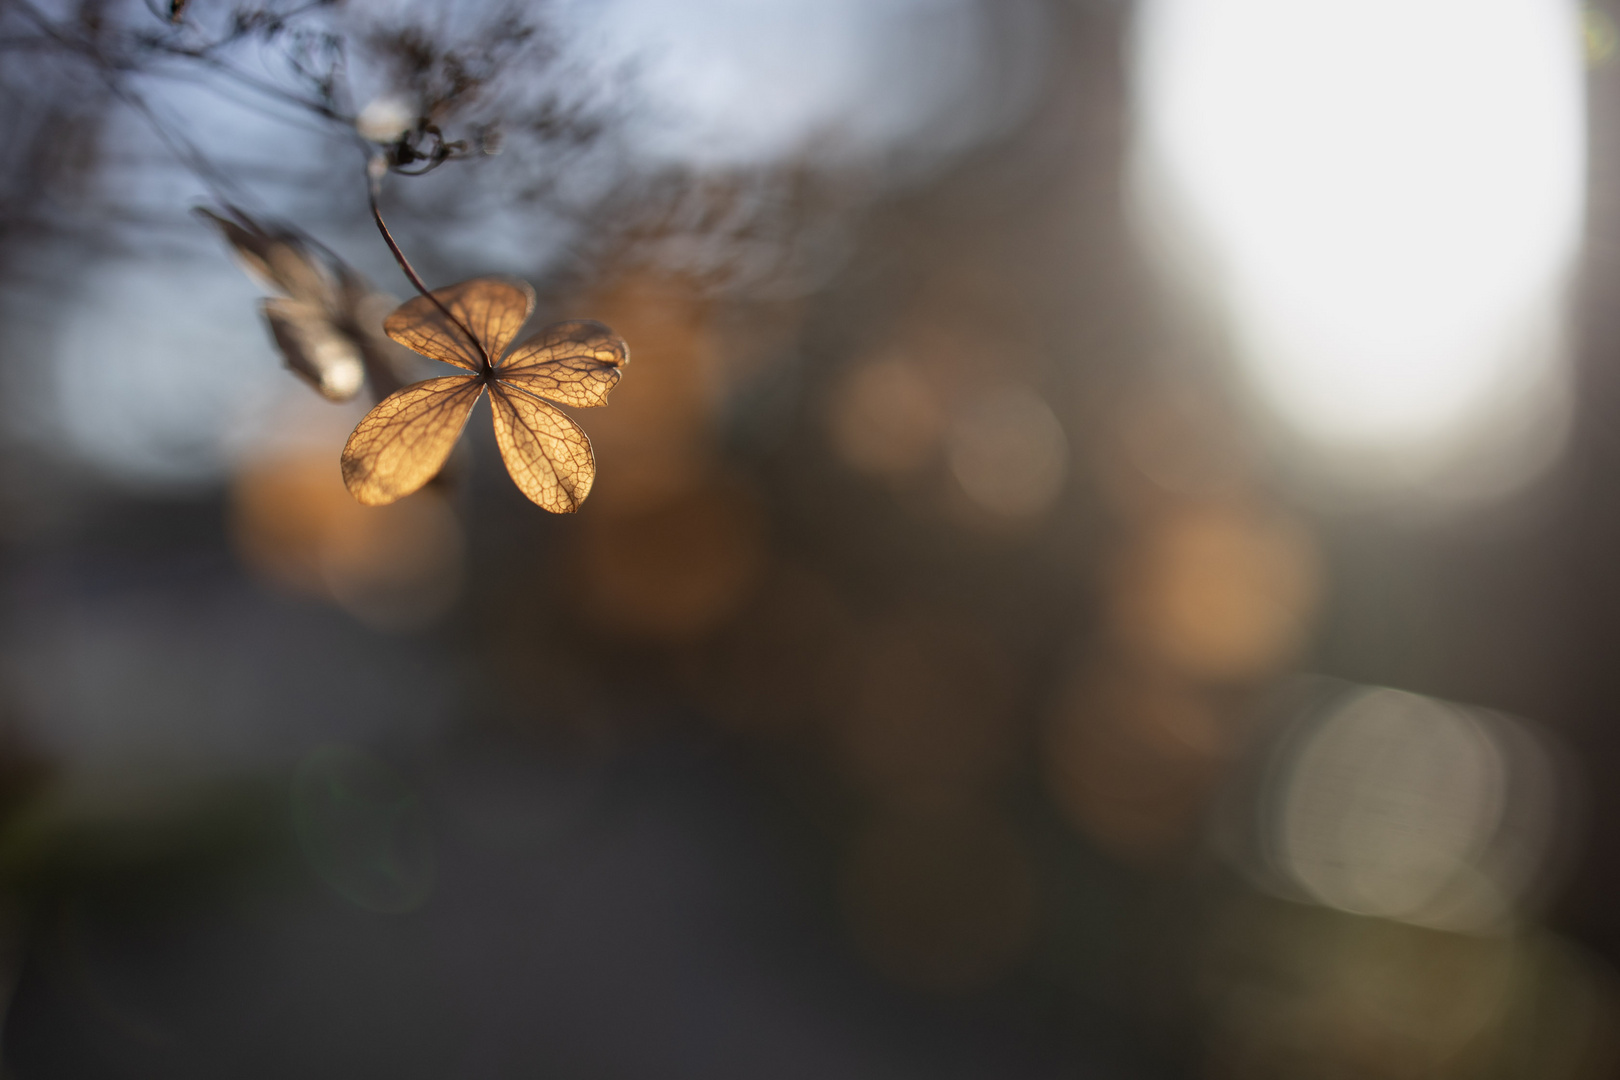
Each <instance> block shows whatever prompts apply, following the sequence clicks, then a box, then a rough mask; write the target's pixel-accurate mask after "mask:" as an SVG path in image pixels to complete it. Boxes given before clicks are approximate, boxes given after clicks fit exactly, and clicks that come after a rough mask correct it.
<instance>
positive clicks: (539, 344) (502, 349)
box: [342, 278, 629, 514]
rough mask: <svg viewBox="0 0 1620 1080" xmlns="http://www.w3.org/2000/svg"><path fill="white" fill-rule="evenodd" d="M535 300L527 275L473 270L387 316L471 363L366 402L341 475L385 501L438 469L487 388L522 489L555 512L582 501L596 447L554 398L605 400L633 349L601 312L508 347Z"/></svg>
mask: <svg viewBox="0 0 1620 1080" xmlns="http://www.w3.org/2000/svg"><path fill="white" fill-rule="evenodd" d="M533 311H534V290H533V289H531V288H530V287H529V286H528V285H527V284H525V283H523V282H520V281H502V280H500V279H497V278H477V279H475V280H473V281H464V282H462V283H461V284H459V285H451V286H449V287H447V288H443V289H437V290H435V291H434V293H433V296H432V297H431V298H429V297H426V296H419V297H417V298H416V299H414V300H410V301H408V302H406V303H405V304H403V305H401V306H400V308H399V309H398V310H397V311H395V312H394V313H393V314H392V315H390V316H388V319H387V321H386V322H385V323H384V324H383V329H384V330H386V331H387V333H388V336H389V337H391V338H393V339H394V340H395V341H397V342H399V343H400V344H402V345H405V346H406V347H408V348H410V349H414V350H415V351H416V352H419V353H421V354H422V355H423V356H426V357H429V358H431V359H434V360H442V361H444V362H445V363H447V364H454V365H455V366H456V367H460V368H465V369H466V370H467V371H468V372H470V374H467V375H451V376H447V377H444V378H438V379H428V380H426V381H424V382H419V383H413V384H412V385H410V386H407V387H405V388H404V389H402V390H399V391H397V392H396V393H393V394H390V395H389V396H388V397H387V398H384V399H383V400H382V401H381V402H380V403H379V404H378V405H377V407H376V408H375V409H372V410H371V412H369V413H367V414H366V417H365V419H363V420H361V421H360V424H359V426H357V427H356V428H355V429H354V434H353V435H350V436H349V442H348V445H346V446H345V447H344V448H343V459H342V465H343V480H344V482H345V483H346V484H347V485H348V487H349V491H350V492H351V493H352V494H353V495H354V497H355V498H356V499H357V500H359V501H360V502H362V503H364V504H366V505H367V506H383V505H386V504H388V503H391V502H393V501H395V500H396V499H399V498H402V497H404V496H406V495H409V494H410V493H411V492H413V491H415V490H417V489H418V488H420V487H421V486H422V485H423V484H425V483H427V482H428V481H429V480H431V479H432V478H433V476H434V475H435V474H436V473H438V471H439V469H440V468H442V467H443V466H444V462H445V459H446V458H447V457H449V456H450V451H451V449H452V448H453V447H454V446H455V444H456V440H457V439H458V438H460V437H461V430H462V428H464V427H465V426H466V424H467V417H468V416H470V415H471V414H472V407H473V405H474V404H476V403H477V401H478V399H479V398H480V397H482V396H483V393H484V391H485V390H486V389H487V390H488V391H489V395H490V401H491V404H492V406H493V408H492V412H493V413H494V420H495V441H496V443H497V444H498V445H499V446H500V449H501V458H502V460H504V461H505V462H506V469H507V472H509V473H511V475H512V480H513V482H514V483H516V484H517V486H518V489H519V490H520V491H522V492H523V494H524V495H526V496H528V498H529V499H530V500H531V501H532V502H534V503H536V504H537V505H539V506H540V507H542V508H543V509H546V510H550V511H551V512H552V513H555V514H569V513H573V512H574V511H575V510H578V509H579V505H580V503H582V502H584V501H585V497H586V496H587V495H589V494H590V491H591V484H592V482H593V481H594V480H595V479H596V459H595V457H594V455H593V454H592V452H591V441H590V439H588V438H586V436H585V432H584V431H582V430H580V427H579V425H578V424H576V423H574V422H573V421H572V420H571V419H569V418H568V416H567V414H565V413H564V412H563V411H562V410H561V409H559V408H557V406H556V405H555V404H553V402H558V403H562V404H565V405H573V406H576V407H579V408H589V407H591V406H595V405H605V404H607V395H608V392H609V391H610V390H612V389H613V387H614V385H615V384H617V383H618V381H619V375H620V368H622V367H623V366H624V364H626V363H627V362H628V361H629V352H628V350H627V349H626V348H625V344H624V342H623V340H621V339H620V338H619V337H618V336H617V335H615V334H614V333H613V331H611V330H609V329H608V328H607V327H605V326H603V325H602V324H601V323H596V322H564V323H556V324H555V325H552V326H548V327H546V328H545V329H543V330H541V331H540V332H539V333H537V334H535V335H534V336H533V337H531V338H529V339H528V340H527V341H525V342H523V343H522V344H520V345H518V346H517V347H516V348H514V349H513V350H512V351H511V353H510V354H508V353H507V351H506V350H507V346H509V345H511V343H512V340H513V339H514V338H516V337H517V335H518V331H520V330H521V329H522V328H523V324H524V323H526V322H527V321H528V319H529V315H530V314H531V313H533Z"/></svg>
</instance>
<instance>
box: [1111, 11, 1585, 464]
mask: <svg viewBox="0 0 1620 1080" xmlns="http://www.w3.org/2000/svg"><path fill="white" fill-rule="evenodd" d="M1137 30H1138V36H1137V55H1136V60H1137V69H1136V70H1137V91H1138V117H1137V121H1138V137H1137V147H1136V149H1137V160H1136V176H1135V181H1136V187H1135V190H1136V192H1137V194H1138V196H1139V199H1138V209H1139V210H1140V211H1141V216H1142V221H1143V223H1144V225H1146V226H1147V227H1148V228H1149V229H1150V230H1151V232H1152V233H1153V234H1154V238H1155V239H1156V240H1159V241H1163V242H1165V250H1166V251H1167V252H1168V253H1169V254H1170V255H1172V257H1173V258H1174V259H1175V261H1176V264H1177V266H1178V267H1179V268H1180V269H1181V270H1182V271H1184V272H1186V273H1187V274H1188V275H1189V277H1190V280H1191V281H1192V282H1193V283H1194V285H1195V286H1196V287H1197V288H1198V289H1199V290H1200V291H1201V292H1202V293H1203V295H1204V296H1205V297H1206V298H1208V299H1212V300H1213V301H1214V303H1215V306H1216V308H1217V310H1218V311H1219V312H1220V313H1221V315H1222V317H1223V318H1224V320H1225V323H1226V326H1227V329H1228V330H1229V332H1230V334H1231V338H1232V342H1233V345H1234V346H1235V348H1236V350H1237V352H1238V354H1239V356H1240V358H1241V360H1242V362H1243V363H1244V365H1245V368H1246V370H1247V371H1248V372H1249V374H1250V376H1251V378H1252V382H1253V384H1254V388H1255V389H1256V391H1257V392H1258V395H1259V397H1260V398H1261V400H1262V401H1264V402H1265V403H1266V404H1267V405H1268V406H1269V407H1270V408H1271V409H1272V410H1273V411H1274V412H1275V413H1276V414H1277V415H1278V417H1279V418H1280V419H1281V420H1283V421H1284V422H1285V423H1286V425H1287V426H1288V427H1290V428H1292V429H1293V430H1294V431H1295V432H1297V433H1299V434H1302V435H1304V436H1306V437H1307V438H1308V440H1309V441H1310V442H1312V443H1314V444H1316V445H1317V446H1319V447H1321V448H1323V449H1325V450H1326V451H1328V454H1327V457H1329V458H1332V459H1335V460H1336V461H1338V462H1339V463H1340V464H1341V465H1350V466H1351V471H1352V472H1354V473H1355V474H1356V475H1357V476H1358V478H1359V479H1367V480H1377V481H1387V480H1390V479H1395V480H1399V481H1410V480H1412V479H1414V478H1417V477H1419V476H1430V475H1431V474H1435V473H1436V472H1437V470H1443V469H1454V468H1455V467H1456V466H1457V465H1458V463H1459V462H1462V463H1471V464H1473V465H1474V466H1476V467H1478V466H1480V465H1482V464H1484V463H1485V462H1487V461H1488V462H1489V469H1490V471H1492V472H1493V473H1495V474H1496V475H1497V478H1498V479H1501V478H1503V477H1504V476H1505V475H1506V474H1507V473H1512V472H1514V471H1515V469H1517V470H1518V471H1519V472H1523V471H1525V469H1526V467H1527V466H1528V465H1529V464H1530V462H1529V459H1530V458H1534V457H1536V456H1537V455H1539V456H1540V457H1541V458H1542V459H1544V458H1545V456H1546V451H1547V450H1548V448H1549V447H1550V446H1556V443H1557V441H1558V433H1559V431H1560V430H1561V427H1562V420H1561V417H1562V412H1563V401H1564V397H1565V394H1566V388H1567V381H1568V380H1567V370H1566V369H1567V365H1566V363H1565V358H1564V348H1563V340H1562V332H1563V325H1564V321H1563V298H1564V291H1565V285H1566V279H1567V277H1568V274H1569V271H1570V267H1571V263H1572V257H1573V255H1574V254H1575V251H1576V248H1577V244H1578V239H1579V233H1580V227H1581V217H1582V209H1583V204H1584V186H1583V185H1584V168H1585V166H1584V154H1585V134H1584V124H1585V118H1584V101H1583V91H1582V81H1583V71H1582V56H1581V52H1580V46H1581V37H1580V26H1579V16H1578V12H1577V10H1576V8H1575V6H1574V5H1573V4H1571V3H1568V2H1566V0H1311V2H1308V3H1301V2H1299V0H1145V2H1144V3H1143V5H1142V9H1141V14H1140V21H1139V23H1138V27H1137ZM1509 444H1511V447H1510V445H1509ZM1510 449H1511V451H1512V453H1511V454H1510V453H1509V451H1510ZM1505 454H1506V455H1508V456H1507V457H1505V456H1504V455H1505ZM1514 454H1516V455H1517V459H1516V460H1515V461H1509V459H1508V458H1509V457H1511V456H1513V455H1514Z"/></svg>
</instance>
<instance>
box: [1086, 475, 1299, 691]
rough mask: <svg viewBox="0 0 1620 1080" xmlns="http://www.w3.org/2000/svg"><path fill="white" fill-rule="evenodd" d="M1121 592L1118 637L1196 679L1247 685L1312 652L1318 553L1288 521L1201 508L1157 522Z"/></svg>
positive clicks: (1125, 569)
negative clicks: (1307, 642) (1308, 637)
mask: <svg viewBox="0 0 1620 1080" xmlns="http://www.w3.org/2000/svg"><path fill="white" fill-rule="evenodd" d="M1112 584H1113V591H1114V595H1115V606H1116V610H1115V613H1114V614H1115V626H1116V628H1117V632H1118V634H1119V635H1120V638H1121V640H1122V641H1124V642H1126V643H1127V644H1128V645H1129V646H1130V647H1131V648H1132V649H1133V650H1135V651H1136V652H1137V653H1138V654H1139V655H1141V656H1142V657H1144V658H1150V659H1151V660H1152V661H1154V662H1157V663H1162V664H1165V665H1167V666H1169V667H1170V668H1172V669H1174V670H1175V671H1177V672H1179V673H1181V674H1182V675H1184V676H1186V677H1188V678H1194V679H1201V680H1207V681H1212V682H1218V683H1219V682H1244V681H1248V680H1252V679H1256V678H1261V677H1264V676H1267V675H1270V674H1272V673H1273V672H1274V671H1275V670H1277V669H1278V668H1279V667H1281V666H1282V665H1283V664H1285V663H1286V662H1287V661H1288V660H1289V658H1290V657H1292V656H1293V654H1294V653H1295V651H1296V650H1297V649H1298V648H1299V647H1300V646H1301V645H1302V644H1303V642H1304V636H1305V632H1306V629H1307V627H1308V626H1309V625H1310V617H1311V615H1312V613H1313V612H1314V609H1315V605H1316V596H1317V591H1318V568H1317V554H1316V548H1315V545H1314V544H1313V543H1312V541H1311V537H1310V534H1309V533H1308V532H1307V531H1306V530H1305V529H1304V528H1303V527H1302V526H1301V525H1299V524H1298V523H1296V522H1295V521H1293V520H1292V519H1290V518H1288V517H1286V516H1284V515H1282V514H1279V513H1275V512H1271V511H1266V510H1260V509H1253V508H1250V507H1247V506H1244V505H1220V504H1215V505H1203V506H1191V507H1186V508H1184V509H1178V510H1174V511H1170V512H1166V513H1164V514H1161V515H1159V516H1158V517H1156V518H1154V519H1153V520H1151V521H1149V522H1148V523H1147V526H1146V529H1145V535H1144V536H1143V537H1142V538H1141V539H1140V540H1139V541H1138V542H1137V543H1136V545H1135V546H1134V547H1133V549H1132V550H1131V551H1130V552H1129V553H1128V554H1127V555H1126V556H1125V558H1124V560H1123V562H1122V564H1121V565H1120V568H1119V572H1118V576H1117V577H1116V579H1115V580H1114V582H1113V583H1112Z"/></svg>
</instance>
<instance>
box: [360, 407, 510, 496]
mask: <svg viewBox="0 0 1620 1080" xmlns="http://www.w3.org/2000/svg"><path fill="white" fill-rule="evenodd" d="M481 393H483V386H482V385H481V384H480V383H479V381H478V380H477V379H475V378H473V377H471V376H469V375H451V376H449V377H448V378H443V379H428V380H427V381H426V382H419V383H413V384H411V385H410V386H407V387H405V389H403V390H400V391H397V392H395V393H393V394H390V395H389V396H388V397H386V398H384V399H383V400H382V401H381V402H379V403H378V405H377V407H376V408H375V409H372V410H371V411H370V412H369V413H367V414H366V417H365V419H364V420H361V421H360V423H359V425H358V426H357V427H356V428H355V429H354V434H352V435H350V436H349V443H348V445H347V446H345V447H344V448H343V461H342V464H343V482H344V483H345V484H347V485H348V486H349V492H350V493H351V494H352V495H353V496H354V497H355V498H356V499H358V500H359V501H360V502H362V503H365V504H366V505H367V506H382V505H384V504H386V503H391V502H393V501H394V500H396V499H400V498H404V497H405V496H406V495H409V494H410V493H411V492H413V491H415V490H416V489H417V488H419V487H421V486H422V485H423V484H425V483H427V482H428V481H429V480H431V479H433V476H434V474H436V473H437V472H438V471H439V470H440V469H441V468H443V467H444V460H445V458H447V457H449V456H450V450H451V448H452V447H454V446H455V445H456V439H457V438H459V437H460V435H461V429H462V428H464V427H466V426H467V416H468V415H469V414H470V413H471V412H472V407H473V403H474V402H476V401H477V400H478V395H479V394H481Z"/></svg>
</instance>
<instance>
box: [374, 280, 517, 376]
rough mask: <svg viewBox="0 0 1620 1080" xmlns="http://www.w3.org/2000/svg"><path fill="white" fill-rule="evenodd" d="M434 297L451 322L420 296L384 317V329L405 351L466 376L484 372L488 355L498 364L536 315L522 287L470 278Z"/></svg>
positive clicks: (438, 292) (439, 291) (437, 293)
mask: <svg viewBox="0 0 1620 1080" xmlns="http://www.w3.org/2000/svg"><path fill="white" fill-rule="evenodd" d="M433 295H434V296H435V297H437V298H438V300H439V303H440V304H443V305H444V306H445V308H446V309H448V310H449V312H450V314H451V315H453V316H454V317H455V322H452V321H451V320H450V319H447V318H445V314H444V312H443V311H440V310H439V308H438V305H436V304H434V303H433V301H432V300H429V299H428V298H427V297H425V296H418V297H416V298H414V299H412V300H407V301H406V302H405V303H403V304H401V305H400V306H399V310H397V311H395V312H394V313H393V314H392V315H390V316H388V318H387V320H386V321H385V322H384V323H383V329H384V330H385V331H386V332H387V333H388V336H389V337H391V338H393V339H394V340H395V341H397V342H399V343H400V344H401V345H404V346H405V347H406V348H408V349H414V350H415V351H416V352H419V353H421V354H422V355H423V356H431V357H432V358H433V359H435V360H443V361H444V362H445V363H447V364H455V365H456V366H458V367H464V368H466V369H467V370H468V371H477V370H479V369H480V368H481V367H483V363H484V357H485V356H486V355H487V356H488V357H489V359H490V361H491V362H494V361H495V360H498V359H500V356H501V354H502V353H504V352H505V351H506V347H507V346H508V345H510V344H511V343H512V339H513V338H515V337H517V335H518V331H519V330H522V329H523V324H524V323H526V322H528V321H529V315H530V313H531V312H533V311H534V290H533V289H531V288H530V287H529V286H528V284H527V283H525V282H522V281H507V280H504V279H501V278H474V279H473V280H472V281H463V282H462V283H461V284H459V285H450V286H447V287H445V288H443V289H434V290H433ZM458 323H459V324H460V325H457V324H458ZM463 327H465V328H466V329H463ZM468 331H471V332H472V334H473V338H472V339H469V338H468V336H467V332H468ZM480 345H481V346H482V348H480Z"/></svg>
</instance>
